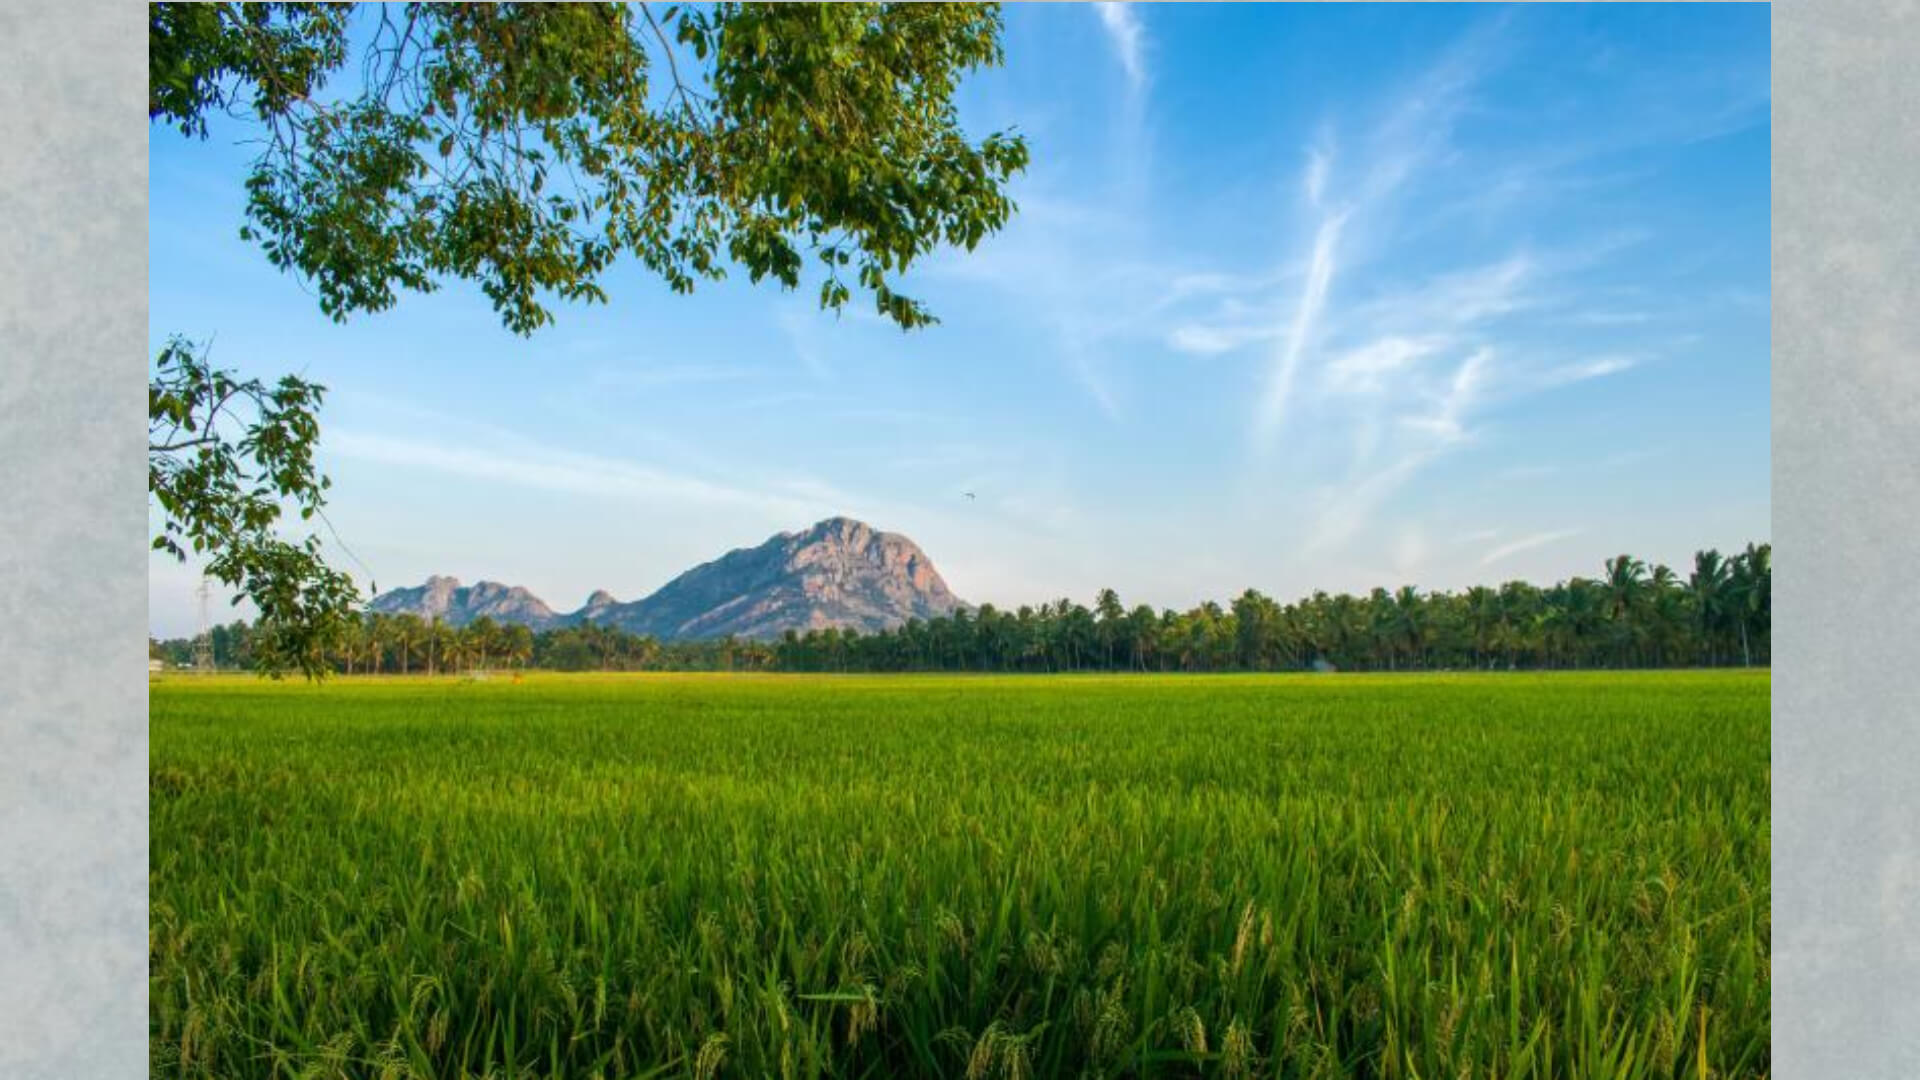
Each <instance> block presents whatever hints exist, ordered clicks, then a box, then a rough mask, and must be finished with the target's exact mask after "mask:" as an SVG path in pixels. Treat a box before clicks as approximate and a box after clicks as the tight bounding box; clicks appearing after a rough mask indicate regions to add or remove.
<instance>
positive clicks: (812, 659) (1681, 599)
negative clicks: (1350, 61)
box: [152, 544, 1773, 675]
mask: <svg viewBox="0 0 1920 1080" xmlns="http://www.w3.org/2000/svg"><path fill="white" fill-rule="evenodd" d="M1772 555H1773V549H1772V545H1771V544H1748V545H1747V547H1746V549H1745V550H1744V551H1741V552H1739V553H1737V554H1734V555H1732V556H1723V555H1722V554H1721V553H1720V552H1718V551H1713V550H1707V551H1701V552H1698V553H1696V554H1695V555H1694V560H1693V567H1692V569H1691V571H1690V572H1689V573H1688V574H1687V575H1686V576H1685V577H1684V578H1683V577H1681V576H1680V575H1679V574H1678V573H1677V572H1675V571H1674V570H1673V569H1672V568H1670V567H1667V566H1663V565H1657V564H1656V565H1652V566H1649V565H1648V564H1647V563H1646V562H1644V561H1643V560H1640V559H1637V558H1634V557H1633V556H1631V555H1620V556H1617V557H1615V558H1612V559H1608V560H1606V562H1605V565H1604V572H1603V573H1602V574H1601V575H1600V576H1599V577H1595V578H1588V577H1581V576H1576V577H1572V578H1569V579H1567V580H1565V581H1562V582H1559V583H1557V584H1555V585H1551V586H1537V585H1532V584H1529V583H1527V582H1523V581H1509V582H1507V583H1505V584H1503V585H1499V586H1474V587H1472V588H1469V589H1466V590H1464V591H1460V592H1449V591H1430V592H1422V591H1420V590H1418V589H1416V588H1414V587H1413V586H1402V587H1401V588H1399V589H1397V590H1392V591H1389V590H1387V589H1384V588H1377V589H1374V590H1373V591H1372V592H1371V593H1369V594H1367V595H1365V596H1354V595H1351V594H1348V593H1336V594H1329V593H1326V592H1315V593H1314V594H1313V595H1312V596H1310V597H1306V598H1304V599H1302V600H1299V601H1296V602H1294V603H1290V604H1281V603H1279V602H1277V601H1275V600H1273V599H1272V598H1270V597H1268V596H1266V595H1264V594H1262V593H1261V592H1259V591H1258V590H1256V589H1248V590H1246V591H1245V592H1243V593H1241V594H1240V595H1239V596H1238V597H1236V598H1235V599H1234V600H1233V601H1232V602H1231V603H1230V604H1228V605H1227V606H1225V607H1222V606H1221V605H1219V604H1218V603H1215V602H1212V601H1209V602H1207V603H1204V604H1201V605H1199V606H1198V607H1195V608H1192V609H1191V610H1188V611H1185V612H1179V611H1174V610H1172V609H1165V610H1161V611H1158V612H1156V611H1154V610H1153V609H1152V608H1151V607H1149V606H1147V605H1145V604H1141V605H1137V606H1135V607H1133V608H1131V609H1128V608H1127V607H1126V606H1125V605H1124V604H1122V603H1121V600H1120V597H1119V595H1118V594H1117V593H1115V592H1114V590H1112V589H1102V590H1101V591H1100V593H1099V595H1098V596H1096V597H1095V598H1094V601H1093V604H1092V606H1091V607H1088V606H1085V605H1082V604H1079V603H1076V602H1074V601H1072V600H1068V599H1062V600H1058V601H1054V602H1050V603H1045V604H1041V605H1039V606H1038V607H1033V606H1030V605H1022V606H1021V607H1020V608H1018V609H1016V610H1013V611H1003V610H1000V609H998V608H996V607H994V606H993V605H992V604H983V605H981V606H980V607H978V608H974V609H962V610H960V611H956V612H955V613H954V614H952V615H950V616H943V617H940V618H935V619H927V620H920V619H910V620H908V621H907V622H906V623H904V624H902V625H901V626H899V627H897V628H894V629H891V630H882V631H877V632H872V633H861V632H859V631H857V630H840V629H825V630H809V631H806V632H805V633H800V632H797V631H792V630H789V631H787V633H786V634H784V635H783V636H782V637H781V638H780V639H779V640H778V641H773V642H764V641H752V640H745V639H737V638H731V637H729V638H720V639H715V640H710V641H693V642H663V641H659V640H657V639H655V638H652V637H649V636H645V635H639V634H631V633H628V632H626V631H624V630H620V629H618V628H616V627H612V626H607V625H602V624H597V623H585V624H581V625H577V626H569V627H563V628H559V629H553V630H544V631H539V632H535V631H533V630H531V629H529V628H527V627H525V626H520V625H516V624H498V623H495V622H493V621H492V620H491V619H486V618H480V619H476V620H474V621H473V622H470V623H468V624H466V625H464V626H460V627H454V626H450V625H448V624H446V623H444V622H440V621H438V620H426V619H421V618H420V617H419V616H416V615H381V614H374V613H370V614H367V615H366V616H364V617H363V618H361V619H360V620H358V621H353V622H349V623H347V624H345V626H344V627H343V629H342V630H341V631H340V632H339V633H338V634H337V635H336V640H334V641H333V642H331V643H330V644H329V646H328V647H327V649H326V652H325V656H326V666H327V668H328V669H329V670H331V671H335V672H338V673H340V674H347V675H352V674H401V675H406V674H436V673H446V672H460V671H470V670H473V669H476V668H477V669H490V668H510V669H524V668H530V667H531V668H541V669H546V670H553V671H796V672H808V671H813V672H817V671H836V672H889V671H1000V672H1061V671H1160V672H1166V671H1188V672H1206V671H1290V670H1325V669H1329V668H1331V669H1337V670H1349V671H1433V670H1459V669H1486V668H1498V669H1505V670H1522V669H1525V670H1536V669H1561V668H1650V667H1716V666H1725V665H1747V666H1751V665H1756V664H1758V665H1765V664H1769V663H1771V661H1772V622H1773V558H1772ZM210 637H211V652H212V655H213V661H214V664H215V666H216V667H221V668H247V667H252V666H255V663H256V658H255V657H254V656H253V655H252V654H251V649H252V646H253V641H254V629H253V628H252V627H251V626H249V625H248V624H246V623H245V622H235V623H233V624H231V625H228V626H221V627H215V628H213V630H212V632H211V635H210ZM193 651H194V649H193V642H192V641H191V640H189V639H177V640H174V641H168V642H155V643H153V648H152V654H153V655H154V656H155V657H156V658H159V659H162V660H166V661H168V662H170V663H173V664H176V665H179V666H190V665H191V663H192V658H193Z"/></svg>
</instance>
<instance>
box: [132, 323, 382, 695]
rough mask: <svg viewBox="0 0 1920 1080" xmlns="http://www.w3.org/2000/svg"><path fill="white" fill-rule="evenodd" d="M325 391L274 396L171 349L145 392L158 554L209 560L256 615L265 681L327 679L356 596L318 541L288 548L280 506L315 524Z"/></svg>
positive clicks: (321, 496)
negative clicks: (317, 445)
mask: <svg viewBox="0 0 1920 1080" xmlns="http://www.w3.org/2000/svg"><path fill="white" fill-rule="evenodd" d="M324 392H325V390H324V388H323V387H321V386H318V385H316V384H314V383H310V382H306V381H304V380H302V379H299V378H296V377H294V376H287V377H285V378H283V379H281V380H280V381H279V382H278V383H276V384H274V385H272V386H268V385H266V384H265V383H263V382H261V381H260V380H258V379H248V380H241V379H239V378H237V377H236V376H235V375H234V374H233V373H232V372H229V371H224V370H220V369H217V368H214V367H213V366H212V365H211V364H210V363H209V362H208V360H207V357H206V351H205V350H204V349H196V347H195V346H194V345H193V344H192V343H191V342H188V341H185V340H183V339H180V338H175V339H173V340H171V341H169V342H168V343H167V345H166V347H165V348H164V349H162V350H161V352H160V355H159V357H158V358H156V359H155V361H154V372H153V375H152V378H151V380H150V381H149V382H148V384H147V491H148V493H149V494H150V495H151V496H152V497H153V500H154V502H155V503H156V504H158V506H159V509H160V527H159V531H158V533H157V534H156V535H155V536H154V538H153V548H154V550H156V551H164V552H167V553H169V554H171V555H173V556H174V557H176V558H179V559H183V560H184V559H185V558H186V557H187V554H188V552H189V551H191V552H192V553H193V554H196V555H200V556H204V557H205V558H206V559H207V564H206V572H207V574H208V575H209V576H211V577H213V578H215V579H217V580H219V581H221V582H224V583H225V584H227V585H229V586H232V587H234V588H237V589H239V590H241V591H242V592H244V593H245V594H246V595H247V596H248V597H250V598H251V599H252V600H253V601H254V604H255V606H256V607H258V608H259V610H260V618H259V620H258V623H257V624H256V638H257V644H256V646H255V649H254V655H255V657H256V658H257V660H258V661H259V663H260V666H261V667H263V668H265V669H267V670H269V671H275V672H277V671H281V670H285V669H289V668H292V669H298V670H300V671H303V672H305V673H307V674H309V675H314V674H317V673H319V672H321V671H323V670H325V666H326V665H325V659H324V656H323V653H324V650H325V648H326V646H327V645H328V643H329V640H330V638H331V637H332V635H333V634H335V633H336V632H337V631H338V629H339V625H340V621H341V619H342V618H343V617H344V616H345V614H346V613H347V612H348V611H350V610H351V606H352V604H353V603H354V600H355V598H356V596H357V590H356V589H355V588H354V585H353V582H352V581H351V580H350V579H349V578H348V577H347V576H346V575H345V574H342V573H340V572H338V571H336V570H333V569H332V568H331V567H329V566H327V564H326V563H325V561H324V560H322V558H321V557H320V540H319V538H318V537H317V536H308V537H307V538H306V539H305V540H303V541H300V542H297V543H296V542H291V541H288V540H285V539H282V538H281V537H280V536H279V535H278V533H277V532H276V526H277V525H278V524H279V522H280V520H281V514H282V509H283V507H286V506H291V507H292V508H293V509H294V510H295V511H296V512H297V513H298V514H299V516H300V518H301V519H303V520H306V519H311V518H313V517H314V516H315V515H317V514H320V513H321V508H322V506H324V505H325V493H326V489H327V486H328V485H327V480H326V478H325V477H323V476H320V475H319V474H318V473H317V472H316V471H315V469H314V462H313V450H314V442H315V440H316V439H318V437H319V434H320V425H319V422H318V420H317V419H316V417H315V413H316V411H317V410H318V409H319V407H320V400H321V397H322V395H323V394H324Z"/></svg>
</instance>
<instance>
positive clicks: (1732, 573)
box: [1727, 544, 1773, 667]
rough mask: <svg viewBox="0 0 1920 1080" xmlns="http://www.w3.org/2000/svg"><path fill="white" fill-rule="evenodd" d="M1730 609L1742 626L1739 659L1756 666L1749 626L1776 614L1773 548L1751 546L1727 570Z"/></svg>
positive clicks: (1767, 620)
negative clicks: (1774, 612) (1774, 608)
mask: <svg viewBox="0 0 1920 1080" xmlns="http://www.w3.org/2000/svg"><path fill="white" fill-rule="evenodd" d="M1727 576H1728V582H1727V584H1728V593H1729V595H1728V605H1727V606H1728V609H1729V613H1730V614H1731V615H1732V617H1733V621H1734V622H1735V623H1736V624H1737V625H1738V626H1739V627H1740V660H1741V663H1743V664H1744V665H1746V666H1747V667H1752V666H1753V646H1752V641H1751V635H1749V633H1748V629H1749V627H1758V626H1761V625H1764V624H1765V623H1770V622H1771V620H1772V614H1773V545H1772V544H1760V545H1757V546H1756V545H1754V544H1748V545H1747V549H1746V550H1745V551H1743V552H1741V553H1740V554H1738V555H1736V556H1734V558H1733V564H1732V566H1731V567H1730V568H1729V570H1728V575H1727Z"/></svg>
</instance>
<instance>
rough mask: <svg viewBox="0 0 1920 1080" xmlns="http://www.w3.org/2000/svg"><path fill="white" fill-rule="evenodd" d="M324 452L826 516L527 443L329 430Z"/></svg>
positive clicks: (559, 486) (787, 498)
mask: <svg viewBox="0 0 1920 1080" xmlns="http://www.w3.org/2000/svg"><path fill="white" fill-rule="evenodd" d="M325 445H326V452H327V453H328V454H329V455H331V456H334V457H341V458H347V459H350V460H354V461H364V462H369V463H372V464H376V465H382V466H388V467H396V468H407V469H419V470H423V471H427V472H437V473H442V474H446V475H450V476H462V477H467V478H470V479H475V480H486V481H491V482H495V483H502V484H512V485H515V486H518V487H525V488H532V489H534V490H538V491H547V492H556V493H561V494H573V495H592V496H596V497H611V498H631V499H641V500H647V501H655V500H658V501H672V502H684V503H695V504H700V505H708V506H712V505H731V506H741V507H748V508H753V509H758V510H763V511H765V512H767V513H768V514H769V515H774V516H777V517H779V518H780V519H782V520H799V519H801V518H805V517H806V516H807V515H809V514H814V513H819V512H821V511H823V510H824V511H827V512H833V509H834V508H833V507H832V506H831V505H829V504H828V503H826V502H825V501H824V500H820V499H817V498H806V497H800V498H796V497H794V496H793V495H786V494H780V493H777V492H771V491H759V490H754V489H751V488H745V487H739V486H735V485H729V484H720V483H714V482H712V481H709V480H704V479H701V478H699V477H695V476H690V475H687V474H684V473H676V472H671V471H668V470H665V469H660V468H656V467H654V466H650V465H644V464H638V463H634V462H629V461H620V460H616V459H612V458H605V457H599V456H596V455H592V454H581V453H575V452H573V451H566V450H556V449H552V448H548V447H541V446H537V445H534V444H530V443H522V444H519V445H517V446H515V447H513V448H512V450H510V451H503V450H501V449H498V448H495V447H488V448H481V447H474V446H462V445H458V444H449V443H442V442H430V441H427V440H424V439H411V438H396V437H393V436H387V435H378V434H372V433H367V432H359V431H351V430H338V429H336V430H333V431H329V432H328V433H327V438H326V444H325ZM497 445H498V444H496V446H497Z"/></svg>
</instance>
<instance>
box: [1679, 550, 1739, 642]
mask: <svg viewBox="0 0 1920 1080" xmlns="http://www.w3.org/2000/svg"><path fill="white" fill-rule="evenodd" d="M1729 577H1730V575H1729V573H1728V567H1727V563H1726V560H1724V559H1722V558H1721V557H1720V553H1719V552H1718V551H1714V550H1712V549H1711V548H1709V549H1708V550H1706V551H1700V552H1695V553H1694V556H1693V574H1692V575H1691V576H1690V577H1688V579H1687V591H1688V592H1690V593H1692V594H1693V615H1694V619H1695V620H1697V622H1696V628H1697V629H1698V631H1699V634H1700V644H1701V646H1702V647H1703V648H1704V649H1705V650H1706V653H1707V663H1708V665H1709V666H1711V665H1712V664H1714V663H1715V662H1717V660H1718V658H1719V656H1718V653H1717V652H1716V651H1715V650H1714V647H1713V645H1714V641H1713V638H1714V635H1715V634H1717V633H1719V632H1720V630H1721V628H1722V627H1723V626H1725V625H1726V620H1727V604H1728V599H1729V597H1728V595H1727V593H1728V588H1727V585H1728V579H1729Z"/></svg>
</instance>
